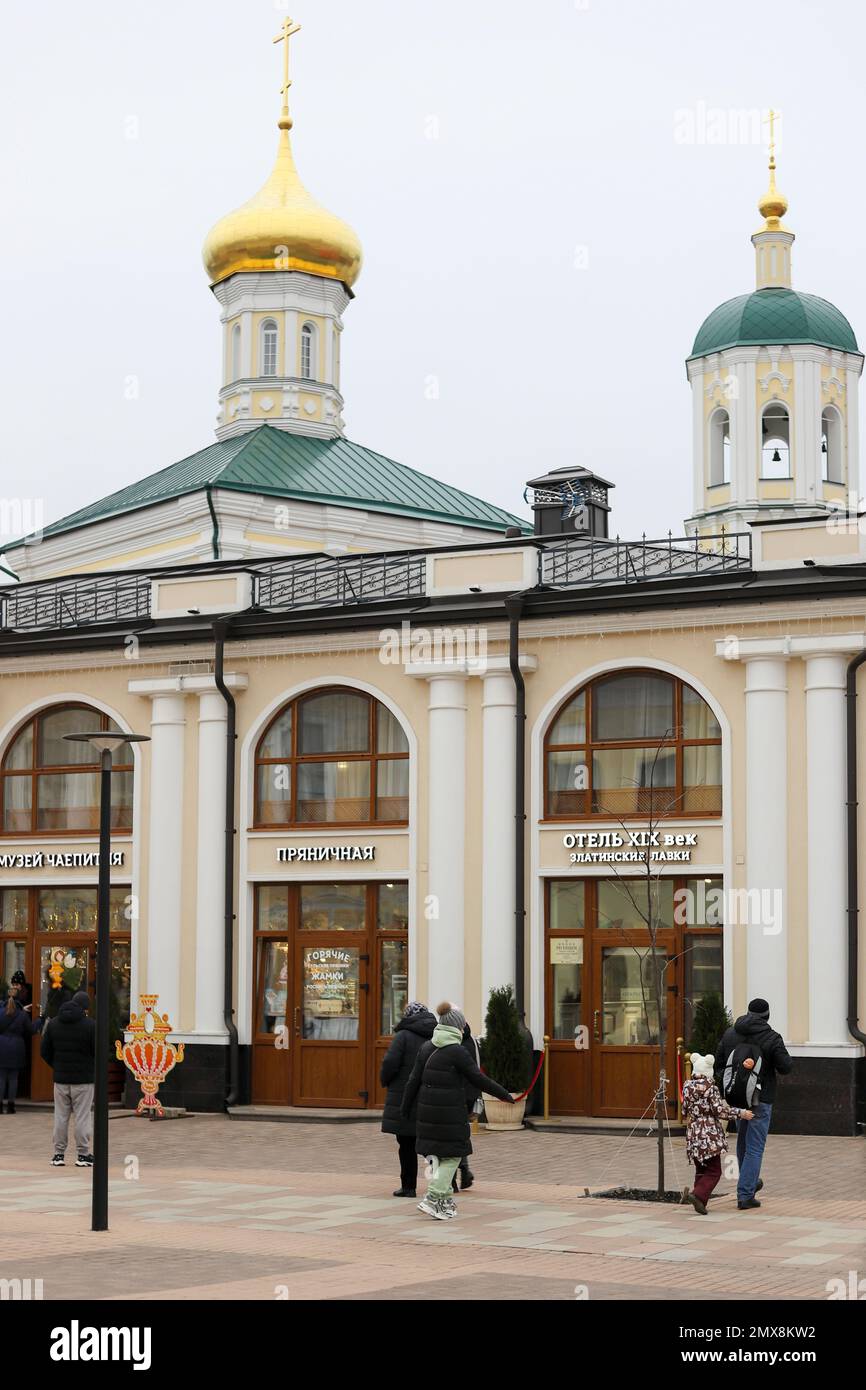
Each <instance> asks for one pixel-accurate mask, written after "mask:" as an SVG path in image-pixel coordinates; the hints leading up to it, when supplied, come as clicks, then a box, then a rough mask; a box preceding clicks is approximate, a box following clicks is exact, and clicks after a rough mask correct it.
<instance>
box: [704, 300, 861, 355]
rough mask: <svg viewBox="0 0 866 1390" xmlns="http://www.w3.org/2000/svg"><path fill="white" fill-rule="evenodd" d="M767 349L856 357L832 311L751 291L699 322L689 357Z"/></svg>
mask: <svg viewBox="0 0 866 1390" xmlns="http://www.w3.org/2000/svg"><path fill="white" fill-rule="evenodd" d="M770 343H815V344H816V345H817V346H818V347H829V348H839V349H841V350H842V351H843V352H859V351H860V349H859V348H858V346H857V339H856V337H855V336H854V330H853V328H852V327H851V325H850V323H849V322H848V320H847V319H846V317H845V315H844V314H843V313H841V312H840V311H839V310H838V309H837V308H836V306H835V304H830V303H829V302H828V300H826V299H819V298H818V296H817V295H815V294H800V292H799V291H798V290H787V289H766V290H753V291H752V293H751V294H741V295H738V296H737V298H736V299H728V300H726V301H725V303H724V304H720V305H719V307H718V308H717V309H714V310H713V312H712V313H711V314H710V315H709V317H708V318H706V319H704V322H703V323H702V324H701V326H700V328H699V329H698V336H697V337H696V338H695V345H694V347H693V348H692V351H691V354H690V357H706V355H707V353H710V352H721V351H722V349H723V348H730V347H739V346H741V345H746V344H752V345H753V346H763V345H769V344H770Z"/></svg>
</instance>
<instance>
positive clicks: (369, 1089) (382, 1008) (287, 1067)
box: [252, 880, 409, 1109]
mask: <svg viewBox="0 0 866 1390" xmlns="http://www.w3.org/2000/svg"><path fill="white" fill-rule="evenodd" d="M255 921H256V933H255V995H254V1002H253V1017H254V1033H253V1048H252V1053H253V1059H252V1099H253V1101H254V1102H258V1103H260V1104H274V1105H295V1106H338V1107H345V1108H351V1109H354V1108H358V1109H361V1108H364V1107H367V1106H376V1105H379V1104H381V1103H382V1093H381V1089H380V1087H379V1067H380V1065H381V1061H382V1057H383V1056H384V1053H385V1051H386V1050H387V1047H388V1044H389V1042H390V1040H391V1036H392V1035H393V1032H394V1029H395V1027H396V1024H397V1022H398V1021H399V1019H400V1018H401V1017H402V1015H403V1012H404V1010H405V1007H406V1004H407V1003H408V998H409V995H408V980H409V943H408V885H407V884H406V883H399V882H374V883H369V882H367V883H364V882H348V881H346V880H337V881H333V882H322V881H317V882H312V883H292V884H287V883H271V884H266V883H263V884H259V885H257V887H256V890H255Z"/></svg>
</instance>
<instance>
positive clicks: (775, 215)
mask: <svg viewBox="0 0 866 1390" xmlns="http://www.w3.org/2000/svg"><path fill="white" fill-rule="evenodd" d="M779 120H781V113H780V112H778V111H774V110H773V109H772V107H771V108H770V110H769V112H768V114H767V115H766V116H765V118H764V124H765V125H769V127H770V163H769V168H770V182H769V185H768V188H767V191H766V193H765V194H764V196H763V198H762V199H761V201H760V202H759V203H758V210H759V212H760V214H761V216H762V217H763V218H765V219H766V221H765V224H764V227H765V230H768V231H775V230H777V229H782V224H781V221H780V219H781V218H782V217H784V216H785V213H786V212H787V211H788V200H787V198H785V197H784V195H783V194H781V193H780V192H779V190H778V188H777V187H776V122H777V121H779Z"/></svg>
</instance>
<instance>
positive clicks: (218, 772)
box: [195, 690, 226, 1042]
mask: <svg viewBox="0 0 866 1390" xmlns="http://www.w3.org/2000/svg"><path fill="white" fill-rule="evenodd" d="M225 774H226V703H225V700H224V699H223V697H222V695H221V694H220V692H219V691H218V690H203V691H202V692H201V693H200V695H199V710H198V839H197V844H196V920H195V1031H196V1033H198V1034H208V1035H210V1036H209V1037H205V1038H202V1041H207V1042H211V1041H213V1042H216V1041H219V1042H221V1041H222V1040H223V1039H224V1037H225V1032H226V1030H225V1022H224V1019H223V982H224V979H225V969H224V963H225V954H224V953H225V919H224V902H223V873H222V868H223V860H224V854H225V804H226V796H225Z"/></svg>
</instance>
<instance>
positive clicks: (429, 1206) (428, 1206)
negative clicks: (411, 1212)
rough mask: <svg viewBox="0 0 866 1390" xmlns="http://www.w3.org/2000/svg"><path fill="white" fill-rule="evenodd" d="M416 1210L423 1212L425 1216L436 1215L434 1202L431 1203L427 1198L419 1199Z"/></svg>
mask: <svg viewBox="0 0 866 1390" xmlns="http://www.w3.org/2000/svg"><path fill="white" fill-rule="evenodd" d="M418 1210H419V1211H423V1212H424V1215H425V1216H435V1215H436V1205H435V1203H434V1202H431V1200H430V1198H429V1197H422V1198H421V1201H420V1202H419V1203H418Z"/></svg>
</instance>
